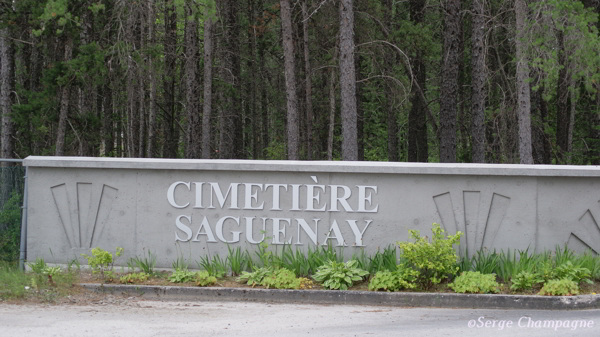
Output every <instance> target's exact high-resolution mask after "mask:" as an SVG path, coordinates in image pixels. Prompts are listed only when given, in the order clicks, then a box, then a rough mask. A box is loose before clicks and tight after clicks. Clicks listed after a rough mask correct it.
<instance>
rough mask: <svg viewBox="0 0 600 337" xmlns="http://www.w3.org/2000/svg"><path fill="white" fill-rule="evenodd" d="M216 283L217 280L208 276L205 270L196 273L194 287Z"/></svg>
mask: <svg viewBox="0 0 600 337" xmlns="http://www.w3.org/2000/svg"><path fill="white" fill-rule="evenodd" d="M215 283H217V278H216V277H214V276H212V275H210V274H209V273H208V272H207V271H206V270H203V271H199V272H197V273H196V285H197V286H199V287H206V286H210V285H213V284H215Z"/></svg>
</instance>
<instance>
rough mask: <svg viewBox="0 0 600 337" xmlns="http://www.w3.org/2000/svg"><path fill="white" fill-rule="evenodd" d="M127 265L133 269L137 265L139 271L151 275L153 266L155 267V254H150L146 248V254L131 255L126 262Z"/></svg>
mask: <svg viewBox="0 0 600 337" xmlns="http://www.w3.org/2000/svg"><path fill="white" fill-rule="evenodd" d="M127 266H128V267H129V268H130V269H133V270H135V267H137V268H138V269H139V270H140V271H142V272H144V273H146V274H149V275H152V274H154V268H155V267H156V254H152V252H151V251H150V250H149V249H148V256H146V254H144V255H143V256H142V257H141V258H140V257H137V256H136V257H132V258H130V259H129V261H128V262H127Z"/></svg>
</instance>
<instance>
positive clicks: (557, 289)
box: [539, 278, 579, 296]
mask: <svg viewBox="0 0 600 337" xmlns="http://www.w3.org/2000/svg"><path fill="white" fill-rule="evenodd" d="M577 294H579V286H578V285H577V283H575V282H574V281H573V280H570V279H568V278H564V279H560V280H550V281H548V282H546V284H544V286H543V287H542V290H540V292H539V295H552V296H572V295H577Z"/></svg>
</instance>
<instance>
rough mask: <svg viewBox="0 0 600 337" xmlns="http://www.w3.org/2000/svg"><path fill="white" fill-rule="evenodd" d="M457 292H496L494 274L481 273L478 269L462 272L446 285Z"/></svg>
mask: <svg viewBox="0 0 600 337" xmlns="http://www.w3.org/2000/svg"><path fill="white" fill-rule="evenodd" d="M448 286H449V287H450V288H451V289H452V290H454V291H455V292H457V293H473V294H487V293H497V292H498V286H499V285H498V282H496V274H482V273H480V272H478V271H467V272H463V273H462V274H460V276H458V277H457V278H456V279H455V280H454V282H452V283H450V284H449V285H448Z"/></svg>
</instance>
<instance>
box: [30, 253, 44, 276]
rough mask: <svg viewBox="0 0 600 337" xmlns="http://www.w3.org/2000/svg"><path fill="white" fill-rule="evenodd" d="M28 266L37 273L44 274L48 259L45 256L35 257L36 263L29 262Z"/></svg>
mask: <svg viewBox="0 0 600 337" xmlns="http://www.w3.org/2000/svg"><path fill="white" fill-rule="evenodd" d="M27 266H29V268H31V271H32V272H34V273H35V274H37V275H42V274H43V273H44V269H46V261H44V259H43V258H41V257H38V258H37V259H35V263H31V262H29V263H27Z"/></svg>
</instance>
